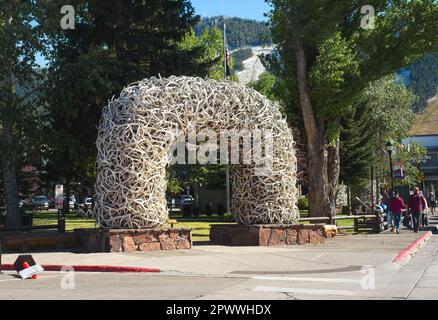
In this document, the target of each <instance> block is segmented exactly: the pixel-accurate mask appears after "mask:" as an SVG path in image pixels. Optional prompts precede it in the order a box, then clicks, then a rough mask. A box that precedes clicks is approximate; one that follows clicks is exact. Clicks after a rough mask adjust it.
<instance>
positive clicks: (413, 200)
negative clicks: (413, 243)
mask: <svg viewBox="0 0 438 320" xmlns="http://www.w3.org/2000/svg"><path fill="white" fill-rule="evenodd" d="M426 203H427V201H426V199H425V198H424V197H423V195H422V194H421V193H420V189H419V188H414V194H413V195H411V196H410V197H409V203H408V208H409V210H410V212H411V213H412V218H413V220H414V231H415V233H418V231H419V229H420V219H422V215H423V214H424V209H425V208H426V206H427V205H426Z"/></svg>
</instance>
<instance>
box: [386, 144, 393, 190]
mask: <svg viewBox="0 0 438 320" xmlns="http://www.w3.org/2000/svg"><path fill="white" fill-rule="evenodd" d="M386 151H388V155H389V168H390V171H391V195H392V193H393V192H394V169H393V166H392V152H393V151H394V145H393V144H392V143H391V142H388V143H387V144H386Z"/></svg>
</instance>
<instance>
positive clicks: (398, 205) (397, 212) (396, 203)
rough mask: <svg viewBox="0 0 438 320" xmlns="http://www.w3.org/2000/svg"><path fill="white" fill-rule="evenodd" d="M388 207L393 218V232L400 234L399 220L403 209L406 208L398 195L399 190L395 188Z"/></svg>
mask: <svg viewBox="0 0 438 320" xmlns="http://www.w3.org/2000/svg"><path fill="white" fill-rule="evenodd" d="M390 207H391V209H390V210H391V214H392V216H393V219H394V227H395V232H397V234H400V221H401V217H402V213H403V210H404V209H406V205H405V202H404V201H403V198H402V197H400V192H398V191H397V190H396V191H395V196H394V198H392V199H391V202H390Z"/></svg>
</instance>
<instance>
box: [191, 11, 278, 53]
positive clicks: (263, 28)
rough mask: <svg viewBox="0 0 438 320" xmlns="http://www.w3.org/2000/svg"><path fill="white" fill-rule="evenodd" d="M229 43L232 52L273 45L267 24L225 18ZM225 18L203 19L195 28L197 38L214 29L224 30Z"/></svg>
mask: <svg viewBox="0 0 438 320" xmlns="http://www.w3.org/2000/svg"><path fill="white" fill-rule="evenodd" d="M225 23H226V26H227V28H226V34H227V42H228V47H229V49H230V50H234V49H237V48H242V47H258V46H265V45H271V44H272V38H271V31H270V30H269V27H268V24H267V22H261V21H256V20H248V19H242V18H234V17H233V18H229V17H225ZM223 26H224V18H223V17H206V18H202V19H201V21H200V22H199V23H198V25H197V26H196V27H195V33H196V35H197V36H199V35H200V34H202V32H203V31H204V30H205V29H207V30H210V29H212V28H214V27H217V28H219V29H221V30H222V29H223Z"/></svg>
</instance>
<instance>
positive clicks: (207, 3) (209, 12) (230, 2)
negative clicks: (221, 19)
mask: <svg viewBox="0 0 438 320" xmlns="http://www.w3.org/2000/svg"><path fill="white" fill-rule="evenodd" d="M191 3H192V5H193V7H194V8H195V10H196V13H197V14H199V15H201V16H203V17H211V16H220V15H222V4H223V8H224V12H223V14H224V15H226V16H229V17H239V18H246V19H254V20H266V18H265V17H264V16H263V14H264V13H266V12H269V10H270V7H269V5H268V4H267V3H266V2H265V0H191Z"/></svg>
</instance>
